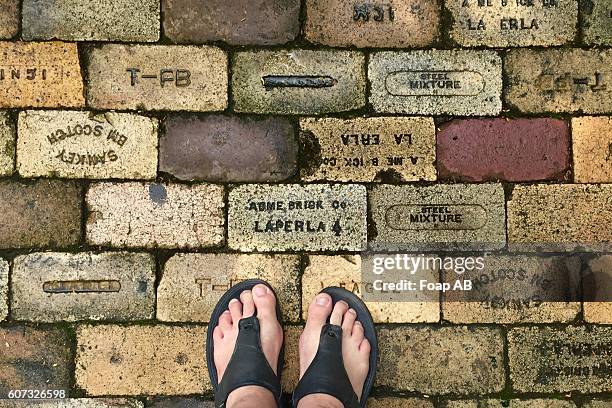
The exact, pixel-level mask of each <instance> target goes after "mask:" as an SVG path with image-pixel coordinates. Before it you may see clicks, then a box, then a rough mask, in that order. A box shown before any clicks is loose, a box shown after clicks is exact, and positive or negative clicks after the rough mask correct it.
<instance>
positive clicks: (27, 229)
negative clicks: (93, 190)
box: [0, 180, 82, 248]
mask: <svg viewBox="0 0 612 408" xmlns="http://www.w3.org/2000/svg"><path fill="white" fill-rule="evenodd" d="M81 201H82V199H81V190H80V188H79V187H78V186H77V185H76V184H74V183H71V182H63V181H57V180H39V181H36V182H33V183H27V184H25V183H20V182H15V181H9V180H6V181H2V182H0V248H38V247H49V246H51V247H63V246H67V245H73V244H76V243H78V241H79V237H80V234H81Z"/></svg>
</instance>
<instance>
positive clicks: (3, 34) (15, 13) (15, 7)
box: [0, 0, 19, 38]
mask: <svg viewBox="0 0 612 408" xmlns="http://www.w3.org/2000/svg"><path fill="white" fill-rule="evenodd" d="M18 30H19V0H2V7H0V38H11V37H13V36H15V35H16V34H17V31H18Z"/></svg>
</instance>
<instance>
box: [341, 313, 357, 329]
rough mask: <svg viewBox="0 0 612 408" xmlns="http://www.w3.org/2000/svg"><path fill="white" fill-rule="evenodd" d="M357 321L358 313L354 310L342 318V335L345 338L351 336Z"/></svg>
mask: <svg viewBox="0 0 612 408" xmlns="http://www.w3.org/2000/svg"><path fill="white" fill-rule="evenodd" d="M356 319H357V313H356V312H355V310H353V309H349V310H347V311H346V313H345V314H344V317H343V318H342V334H343V335H344V336H350V335H351V333H352V332H353V325H354V324H355V320H356Z"/></svg>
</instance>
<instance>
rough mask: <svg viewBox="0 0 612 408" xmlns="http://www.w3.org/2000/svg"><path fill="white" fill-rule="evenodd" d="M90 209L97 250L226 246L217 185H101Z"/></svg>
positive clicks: (91, 234) (91, 192)
mask: <svg viewBox="0 0 612 408" xmlns="http://www.w3.org/2000/svg"><path fill="white" fill-rule="evenodd" d="M87 206H88V208H89V217H88V219H87V239H88V241H89V242H90V243H91V244H93V245H111V246H117V247H160V248H199V247H208V246H213V245H219V244H221V243H223V240H224V237H223V235H224V232H223V230H224V219H223V207H224V204H223V187H221V186H217V185H213V184H195V185H183V184H157V183H97V184H93V185H92V186H91V187H90V189H89V191H88V192H87Z"/></svg>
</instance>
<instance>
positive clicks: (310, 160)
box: [300, 117, 436, 182]
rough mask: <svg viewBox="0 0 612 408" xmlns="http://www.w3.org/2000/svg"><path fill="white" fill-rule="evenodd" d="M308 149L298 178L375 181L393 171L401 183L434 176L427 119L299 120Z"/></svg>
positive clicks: (431, 128) (431, 134) (432, 141)
mask: <svg viewBox="0 0 612 408" xmlns="http://www.w3.org/2000/svg"><path fill="white" fill-rule="evenodd" d="M300 128H301V133H300V138H301V142H302V145H303V148H304V151H305V152H307V157H302V159H303V160H304V161H306V165H305V168H303V169H302V171H301V176H302V179H303V180H307V181H312V180H335V181H365V182H369V181H374V180H377V179H379V178H380V176H381V175H386V174H393V175H394V176H397V177H399V178H401V179H402V180H405V181H418V180H435V179H436V169H435V165H434V162H435V160H436V136H435V126H434V122H433V119H432V118H396V117H374V118H355V119H336V118H322V119H314V118H308V119H302V120H300Z"/></svg>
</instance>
